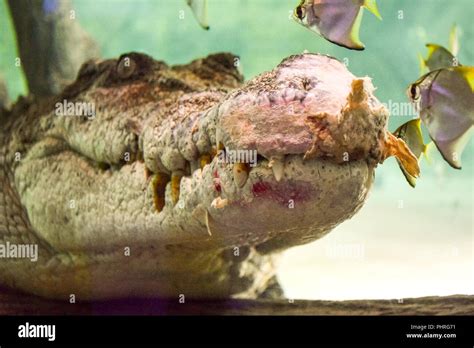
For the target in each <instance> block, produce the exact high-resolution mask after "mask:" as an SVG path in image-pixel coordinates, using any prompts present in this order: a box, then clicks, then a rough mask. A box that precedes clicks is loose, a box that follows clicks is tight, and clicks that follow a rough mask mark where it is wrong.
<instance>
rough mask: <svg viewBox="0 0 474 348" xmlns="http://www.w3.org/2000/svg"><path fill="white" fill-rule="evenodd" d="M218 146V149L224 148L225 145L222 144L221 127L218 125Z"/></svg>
mask: <svg viewBox="0 0 474 348" xmlns="http://www.w3.org/2000/svg"><path fill="white" fill-rule="evenodd" d="M216 148H217V151H219V150H222V149H224V145H223V144H222V133H221V130H220V128H217V127H216Z"/></svg>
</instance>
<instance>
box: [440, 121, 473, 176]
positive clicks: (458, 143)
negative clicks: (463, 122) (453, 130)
mask: <svg viewBox="0 0 474 348" xmlns="http://www.w3.org/2000/svg"><path fill="white" fill-rule="evenodd" d="M473 128H474V127H473V126H471V127H470V128H469V129H467V130H466V131H465V132H464V133H463V134H461V135H460V136H459V137H458V138H457V139H454V140H449V141H439V140H438V141H435V140H433V141H434V143H435V144H436V147H437V148H438V150H439V152H440V153H441V156H443V158H444V160H445V161H446V162H448V164H449V165H450V166H451V167H453V168H455V169H461V168H462V165H461V155H462V152H463V151H464V148H465V147H466V144H467V142H468V141H469V138H470V133H471V131H472V129H473Z"/></svg>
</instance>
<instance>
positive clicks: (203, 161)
mask: <svg viewBox="0 0 474 348" xmlns="http://www.w3.org/2000/svg"><path fill="white" fill-rule="evenodd" d="M209 163H211V155H210V154H205V155H201V157H199V166H200V167H201V169H203V168H204V166H206V165H207V164H209Z"/></svg>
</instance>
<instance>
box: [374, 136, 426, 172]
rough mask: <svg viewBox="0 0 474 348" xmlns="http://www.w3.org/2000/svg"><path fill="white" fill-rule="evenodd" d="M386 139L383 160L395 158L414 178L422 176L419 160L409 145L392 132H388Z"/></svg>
mask: <svg viewBox="0 0 474 348" xmlns="http://www.w3.org/2000/svg"><path fill="white" fill-rule="evenodd" d="M385 134H386V138H385V139H384V143H383V145H382V147H383V150H382V151H383V154H382V160H385V159H386V158H388V157H390V156H395V157H396V158H397V159H398V160H399V161H400V165H401V166H402V167H403V168H404V170H405V171H406V172H407V173H408V174H410V175H411V176H412V177H414V178H417V177H419V176H420V166H419V165H418V159H417V158H416V156H415V155H414V154H413V152H411V150H410V148H409V147H408V145H407V144H406V143H405V142H404V141H403V139H401V138H397V137H396V136H395V135H393V134H392V133H390V132H388V131H387V132H386V133H385Z"/></svg>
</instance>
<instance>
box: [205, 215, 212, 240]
mask: <svg viewBox="0 0 474 348" xmlns="http://www.w3.org/2000/svg"><path fill="white" fill-rule="evenodd" d="M205 221H206V229H207V234H209V235H210V236H212V232H211V227H210V226H209V212H208V211H207V209H206V217H205Z"/></svg>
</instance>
